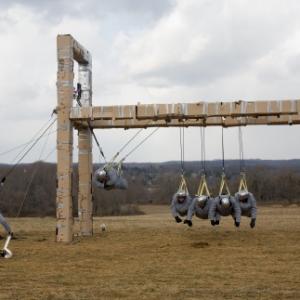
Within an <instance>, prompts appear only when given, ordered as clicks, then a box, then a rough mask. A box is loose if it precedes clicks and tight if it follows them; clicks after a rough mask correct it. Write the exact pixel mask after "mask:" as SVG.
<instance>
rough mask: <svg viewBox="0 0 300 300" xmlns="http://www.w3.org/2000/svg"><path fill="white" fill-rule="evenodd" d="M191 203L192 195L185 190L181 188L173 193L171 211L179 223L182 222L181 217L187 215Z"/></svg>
mask: <svg viewBox="0 0 300 300" xmlns="http://www.w3.org/2000/svg"><path fill="white" fill-rule="evenodd" d="M191 203H192V198H191V196H190V195H189V194H188V193H187V192H186V191H184V190H179V191H177V192H176V193H175V194H174V195H173V198H172V203H171V212H172V216H173V217H174V218H175V221H176V222H177V223H180V222H182V219H181V218H180V217H183V216H186V215H187V212H188V209H189V207H190V205H191Z"/></svg>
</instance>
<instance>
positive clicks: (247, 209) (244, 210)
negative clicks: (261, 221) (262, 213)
mask: <svg viewBox="0 0 300 300" xmlns="http://www.w3.org/2000/svg"><path fill="white" fill-rule="evenodd" d="M234 197H235V200H236V202H237V203H238V204H239V206H240V209H241V214H242V216H246V217H249V218H251V221H250V227H251V228H254V227H255V223H256V211H257V209H256V200H255V198H254V196H253V194H252V193H250V192H248V191H239V192H237V193H236V194H235V196H234Z"/></svg>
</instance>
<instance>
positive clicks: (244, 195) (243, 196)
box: [238, 191, 249, 200]
mask: <svg viewBox="0 0 300 300" xmlns="http://www.w3.org/2000/svg"><path fill="white" fill-rule="evenodd" d="M238 196H239V200H247V198H248V196H249V193H248V192H247V191H240V192H239V193H238Z"/></svg>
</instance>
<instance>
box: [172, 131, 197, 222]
mask: <svg viewBox="0 0 300 300" xmlns="http://www.w3.org/2000/svg"><path fill="white" fill-rule="evenodd" d="M179 136H180V163H181V180H180V184H179V188H178V190H177V192H176V193H175V194H174V195H173V197H172V201H171V213H172V216H173V217H174V219H175V221H176V222H177V223H181V222H182V219H181V218H180V217H183V216H186V215H187V212H188V209H189V207H190V205H191V203H192V197H191V196H190V194H189V191H188V187H187V183H186V180H185V177H184V128H179Z"/></svg>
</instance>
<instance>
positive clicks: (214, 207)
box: [208, 195, 241, 227]
mask: <svg viewBox="0 0 300 300" xmlns="http://www.w3.org/2000/svg"><path fill="white" fill-rule="evenodd" d="M217 214H220V215H221V216H229V215H232V217H233V219H234V225H235V226H236V227H239V226H240V222H241V208H240V206H239V204H238V203H237V201H236V200H235V198H234V197H232V196H230V195H219V196H217V197H216V198H215V199H214V200H213V202H212V204H211V206H210V208H209V212H208V216H209V219H210V221H211V224H212V225H216V224H215V220H216V218H217Z"/></svg>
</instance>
